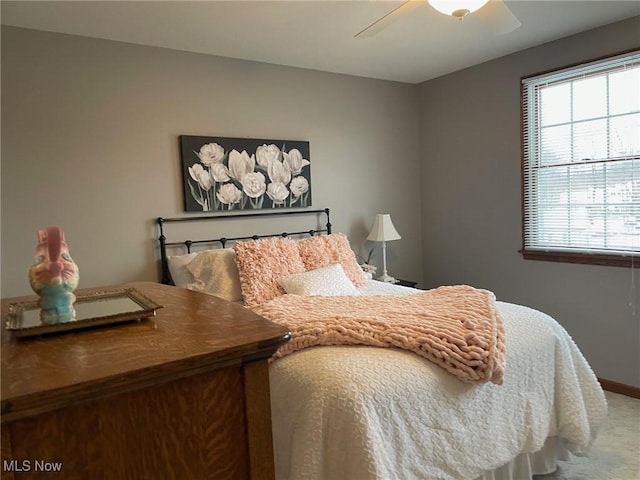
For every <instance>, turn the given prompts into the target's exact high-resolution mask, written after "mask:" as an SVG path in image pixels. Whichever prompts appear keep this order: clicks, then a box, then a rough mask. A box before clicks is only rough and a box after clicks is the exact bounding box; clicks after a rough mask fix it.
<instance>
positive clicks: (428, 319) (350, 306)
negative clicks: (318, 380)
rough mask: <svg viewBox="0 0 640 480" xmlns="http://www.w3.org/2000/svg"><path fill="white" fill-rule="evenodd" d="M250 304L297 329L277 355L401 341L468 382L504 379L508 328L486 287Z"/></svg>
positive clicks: (399, 345)
mask: <svg viewBox="0 0 640 480" xmlns="http://www.w3.org/2000/svg"><path fill="white" fill-rule="evenodd" d="M252 310H253V311H255V312H256V313H258V314H259V315H262V316H263V317H265V318H267V319H269V320H271V321H273V322H276V323H279V324H281V325H284V326H286V327H287V328H289V330H290V331H291V333H292V338H291V341H290V342H288V343H287V344H285V345H283V346H282V347H281V348H280V349H279V350H278V351H277V352H276V354H275V355H274V359H278V358H281V357H284V356H286V355H289V354H290V353H293V352H295V351H297V350H301V349H303V348H307V347H312V346H320V345H370V346H374V347H396V348H402V349H405V350H409V351H412V352H414V353H416V354H418V355H420V356H421V357H424V358H426V359H428V360H430V361H432V362H434V363H436V364H437V365H440V366H441V367H443V368H444V369H446V370H447V371H448V372H450V373H451V374H453V375H455V376H456V377H458V378H459V379H460V380H462V381H463V382H467V383H473V384H477V383H485V382H493V383H495V384H497V385H501V384H502V378H503V374H504V367H505V362H504V356H505V342H504V328H503V325H502V319H501V318H500V315H499V314H498V312H497V310H496V308H495V295H494V294H493V293H492V292H490V291H488V290H481V289H477V288H473V287H470V286H467V285H456V286H447V287H439V288H436V289H433V290H427V291H424V292H420V293H416V294H414V295H405V296H394V297H390V296H371V297H364V296H363V297H319V296H314V297H307V296H298V295H283V296H280V297H277V298H275V299H273V300H271V301H269V302H267V303H263V304H261V305H258V306H255V307H252Z"/></svg>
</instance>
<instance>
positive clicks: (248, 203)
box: [180, 135, 311, 212]
mask: <svg viewBox="0 0 640 480" xmlns="http://www.w3.org/2000/svg"><path fill="white" fill-rule="evenodd" d="M180 154H181V157H182V178H183V183H184V209H185V211H186V212H213V211H226V210H257V209H264V208H291V207H308V206H311V160H310V158H309V142H305V141H298V140H266V139H249V138H229V137H201V136H193V135H181V136H180Z"/></svg>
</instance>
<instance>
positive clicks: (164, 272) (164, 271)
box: [156, 208, 331, 285]
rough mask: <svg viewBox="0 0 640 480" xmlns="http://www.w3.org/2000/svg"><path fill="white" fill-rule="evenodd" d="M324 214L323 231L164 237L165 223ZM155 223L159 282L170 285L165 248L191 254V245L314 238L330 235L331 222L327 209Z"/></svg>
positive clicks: (161, 220) (182, 219)
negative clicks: (317, 235) (177, 249)
mask: <svg viewBox="0 0 640 480" xmlns="http://www.w3.org/2000/svg"><path fill="white" fill-rule="evenodd" d="M323 213H324V214H326V216H327V221H326V223H325V228H323V229H311V230H303V231H296V232H280V233H268V234H266V235H265V234H263V235H249V236H241V237H220V238H210V239H203V240H182V241H172V242H167V237H165V235H164V228H163V227H164V224H165V223H173V222H184V223H188V222H202V221H207V220H209V221H211V220H227V219H230V218H236V219H237V218H242V219H245V218H251V217H262V218H264V217H269V216H275V215H314V216H315V217H316V218H317V217H318V215H319V214H323ZM156 223H157V224H158V226H159V227H160V235H159V236H158V241H159V244H160V265H161V269H160V277H161V278H160V281H161V282H162V283H164V284H167V285H171V284H172V281H171V275H170V274H169V262H168V259H167V247H174V246H183V247H186V250H187V253H190V252H191V247H192V246H193V245H198V244H216V243H217V244H220V247H221V248H224V247H225V246H226V245H227V243H228V242H235V241H239V240H257V239H259V238H267V237H288V236H290V235H309V236H314V235H315V234H317V233H326V234H330V233H331V220H330V217H329V209H328V208H324V209H321V210H294V211H290V210H286V211H276V212H267V213H238V214H234V215H206V216H198V217H177V218H163V217H158V218H157V220H156Z"/></svg>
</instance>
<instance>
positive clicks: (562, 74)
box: [522, 51, 640, 255]
mask: <svg viewBox="0 0 640 480" xmlns="http://www.w3.org/2000/svg"><path fill="white" fill-rule="evenodd" d="M522 105H523V107H522V112H523V202H524V205H523V207H524V250H525V251H535V250H538V251H560V252H562V251H566V252H579V253H598V254H602V253H604V254H617V255H627V254H635V253H638V252H640V51H636V52H633V53H630V54H625V55H620V56H617V57H613V58H609V59H607V60H604V61H598V62H593V63H589V64H585V65H580V66H578V67H573V68H568V69H565V70H561V71H557V72H553V73H549V74H544V75H538V76H536V77H530V78H526V79H523V80H522Z"/></svg>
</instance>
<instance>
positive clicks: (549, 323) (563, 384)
mask: <svg viewBox="0 0 640 480" xmlns="http://www.w3.org/2000/svg"><path fill="white" fill-rule="evenodd" d="M376 284H377V285H376ZM380 285H381V284H380V282H369V283H368V285H367V286H365V287H364V288H363V290H362V291H363V293H364V294H367V293H369V294H370V293H375V294H379V293H380ZM386 287H390V286H385V288H386ZM392 287H394V288H392V289H389V288H386V290H388V292H387V293H391V294H404V293H410V292H411V290H410V289H404V288H403V287H395V286H392ZM497 307H498V310H499V311H500V313H501V315H502V317H503V321H504V326H505V333H506V346H507V355H506V371H505V377H504V384H503V385H501V386H497V385H494V384H483V385H479V386H472V385H469V384H466V383H463V382H461V381H459V380H457V379H456V378H455V377H453V376H452V375H450V374H449V373H447V372H446V371H444V370H443V369H441V368H440V367H438V366H436V365H434V364H432V363H430V362H429V361H428V360H425V359H423V358H420V357H418V356H417V355H415V354H413V353H410V352H406V351H401V350H397V349H390V348H389V349H386V348H373V347H361V346H348V347H347V346H336V347H316V348H309V349H306V350H303V351H300V352H297V353H294V354H292V355H290V356H288V357H285V358H283V359H280V360H278V361H276V362H274V363H273V364H272V365H271V367H270V378H271V402H272V416H273V435H274V449H275V461H276V477H277V479H278V480H294V479H299V480H320V479H326V480H342V479H344V480H373V479H377V480H392V479H402V480H411V479H425V480H427V479H428V480H454V479H455V480H470V479H474V478H477V477H480V476H481V475H483V474H484V473H486V472H488V471H492V470H494V469H496V468H497V467H500V466H502V465H504V464H507V463H508V462H510V461H511V460H512V459H514V458H515V457H516V456H518V455H519V454H521V453H533V452H536V451H538V450H540V449H541V448H542V447H543V445H544V444H545V441H546V439H547V438H548V437H554V436H557V437H560V438H563V439H565V441H564V442H563V443H564V444H565V445H567V446H568V448H569V450H571V451H573V452H574V453H581V452H583V451H584V450H585V449H586V448H587V447H588V446H589V445H590V443H591V442H592V441H593V439H594V437H595V434H596V432H597V430H598V427H599V426H600V425H601V423H602V422H603V420H604V419H605V417H606V410H607V408H606V401H605V398H604V394H603V392H602V390H601V388H600V386H599V384H598V382H597V380H596V377H595V375H594V374H593V372H592V370H591V368H590V367H589V365H588V364H587V362H586V360H585V359H584V357H583V356H582V354H581V353H580V351H579V350H578V348H577V347H576V345H575V344H574V342H573V341H572V339H571V338H570V337H569V335H568V334H567V332H566V331H565V330H564V329H563V328H562V327H561V326H560V325H559V324H558V323H557V322H555V321H554V320H553V319H552V318H551V317H549V316H547V315H545V314H543V313H540V312H538V311H536V310H532V309H530V308H527V307H522V306H518V305H513V304H508V303H502V302H498V303H497Z"/></svg>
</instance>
